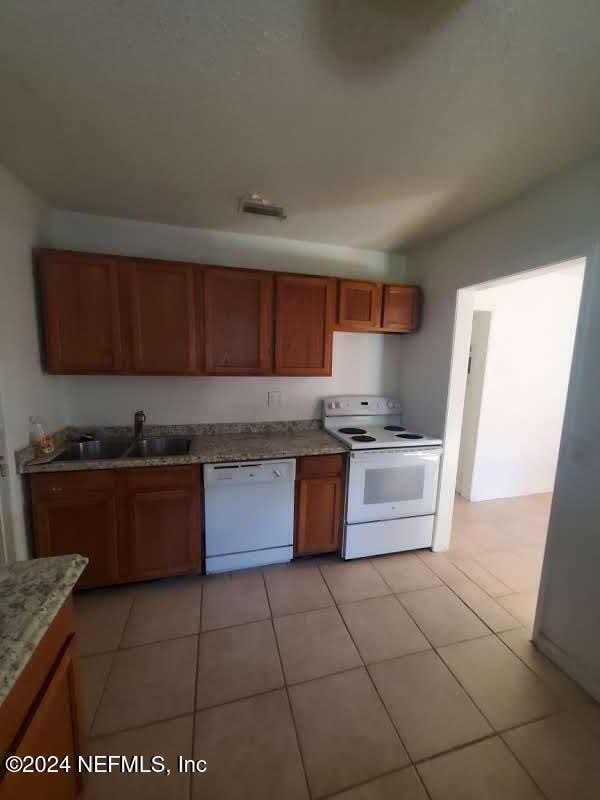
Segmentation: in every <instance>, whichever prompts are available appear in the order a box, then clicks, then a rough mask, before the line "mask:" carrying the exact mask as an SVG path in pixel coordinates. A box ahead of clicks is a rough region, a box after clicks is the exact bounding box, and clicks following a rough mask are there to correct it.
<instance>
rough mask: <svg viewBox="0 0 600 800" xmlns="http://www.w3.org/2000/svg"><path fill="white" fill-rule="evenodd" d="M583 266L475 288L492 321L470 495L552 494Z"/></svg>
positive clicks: (478, 304)
mask: <svg viewBox="0 0 600 800" xmlns="http://www.w3.org/2000/svg"><path fill="white" fill-rule="evenodd" d="M584 270H585V261H584V260H582V259H580V260H578V261H576V262H569V265H568V266H565V267H564V269H562V270H559V271H556V272H550V273H545V274H543V275H537V276H535V277H532V278H527V279H525V280H515V281H510V282H509V283H503V284H501V285H499V286H495V287H492V288H489V289H484V290H481V291H478V292H475V299H474V301H475V309H482V310H484V309H485V310H488V311H491V312H492V323H491V326H490V334H489V339H488V348H487V359H486V368H485V377H484V381H483V391H482V396H481V405H480V412H479V421H478V425H477V432H476V437H475V441H476V444H475V452H474V458H473V465H472V475H471V479H470V493H469V499H470V500H474V501H477V500H492V499H494V498H497V497H516V496H518V495H526V494H535V493H539V492H551V491H552V488H553V486H554V476H555V473H556V462H557V460H558V448H559V444H560V435H561V431H562V422H563V416H564V410H565V402H566V399H567V386H568V383H569V373H570V371H571V357H572V354H573V343H574V341H575V330H576V327H577V316H578V314H579V300H580V296H581V284H582V282H583V273H584ZM466 422H467V421H466V420H465V419H463V426H465V425H466ZM464 433H465V432H464V431H463V441H464Z"/></svg>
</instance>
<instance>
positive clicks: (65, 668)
mask: <svg viewBox="0 0 600 800" xmlns="http://www.w3.org/2000/svg"><path fill="white" fill-rule="evenodd" d="M77 691H78V690H77V675H76V668H75V661H74V650H73V643H72V642H71V644H70V645H69V646H68V647H67V649H66V650H65V652H64V653H63V655H62V657H61V659H60V661H59V662H58V665H57V667H56V668H55V670H54V672H53V674H52V677H51V678H50V681H49V683H48V685H47V686H46V688H45V690H44V693H43V695H42V698H41V700H40V702H39V704H38V706H37V708H36V709H35V711H34V712H33V714H32V716H31V717H30V718H29V720H28V722H27V727H26V729H25V732H24V734H23V736H22V738H21V739H20V741H18V742H17V745H16V747H15V748H14V751H13V753H12V754H13V755H16V756H19V757H20V758H24V757H26V756H34V757H35V756H42V757H45V758H49V757H50V756H57V757H58V759H59V762H60V761H61V760H62V759H63V758H65V757H67V758H68V759H69V762H70V765H71V769H70V770H69V771H65V770H62V769H58V771H57V772H34V773H10V772H6V773H5V774H4V776H3V778H2V782H1V783H0V797H2V798H6V800H31V798H44V800H75V798H76V797H77V796H78V794H79V790H80V789H81V779H80V775H79V773H78V772H77V769H76V768H74V765H75V759H76V758H77V756H79V755H80V754H81V741H80V732H79V722H78V707H77ZM75 766H76V765H75Z"/></svg>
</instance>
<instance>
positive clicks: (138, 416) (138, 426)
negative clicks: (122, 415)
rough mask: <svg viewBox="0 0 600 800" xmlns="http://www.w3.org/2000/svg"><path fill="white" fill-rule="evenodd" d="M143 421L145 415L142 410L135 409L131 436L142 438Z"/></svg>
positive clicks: (144, 420)
mask: <svg viewBox="0 0 600 800" xmlns="http://www.w3.org/2000/svg"><path fill="white" fill-rule="evenodd" d="M144 422H146V415H145V413H144V412H143V411H136V412H135V415H134V417H133V438H134V439H143V438H144Z"/></svg>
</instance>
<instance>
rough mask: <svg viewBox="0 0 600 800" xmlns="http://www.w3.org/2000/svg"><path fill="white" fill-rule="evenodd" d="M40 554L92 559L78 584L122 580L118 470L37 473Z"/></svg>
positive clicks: (36, 517)
mask: <svg viewBox="0 0 600 800" xmlns="http://www.w3.org/2000/svg"><path fill="white" fill-rule="evenodd" d="M32 497H33V519H34V528H35V554H36V556H38V557H44V556H57V555H67V554H69V553H79V554H80V555H82V556H86V557H87V558H88V559H89V563H88V565H87V567H86V568H85V570H84V572H83V575H82V576H81V578H80V579H79V581H78V584H77V585H78V587H79V588H89V587H92V586H107V585H109V584H111V583H115V582H116V580H117V502H116V476H115V473H114V472H113V471H104V470H102V471H98V472H74V473H71V474H67V473H56V475H34V476H32Z"/></svg>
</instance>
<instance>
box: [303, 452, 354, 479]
mask: <svg viewBox="0 0 600 800" xmlns="http://www.w3.org/2000/svg"><path fill="white" fill-rule="evenodd" d="M343 469H344V456H343V455H342V454H341V453H339V454H338V453H336V454H334V455H327V456H302V457H301V458H299V459H298V477H301V478H308V477H319V476H320V475H341V473H342V471H343Z"/></svg>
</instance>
